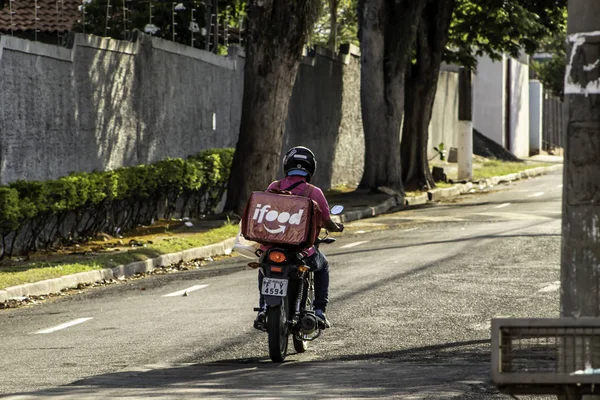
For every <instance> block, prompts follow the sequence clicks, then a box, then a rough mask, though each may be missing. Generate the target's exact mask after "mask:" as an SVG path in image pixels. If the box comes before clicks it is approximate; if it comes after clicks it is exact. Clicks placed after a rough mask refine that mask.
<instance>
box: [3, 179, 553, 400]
mask: <svg viewBox="0 0 600 400" xmlns="http://www.w3.org/2000/svg"><path fill="white" fill-rule="evenodd" d="M561 198H562V175H561V174H560V173H554V174H551V175H546V176H543V177H539V178H536V179H533V180H528V181H522V182H517V183H511V184H509V185H501V186H499V187H497V188H495V189H493V190H491V191H489V192H488V193H476V194H472V195H465V196H462V197H461V198H460V200H457V201H453V202H451V203H441V204H437V205H434V206H428V207H425V208H420V209H414V210H406V211H402V212H399V213H396V214H388V215H385V216H382V217H379V218H373V219H369V220H362V221H357V222H354V223H352V224H350V229H348V231H349V232H348V233H345V234H344V235H342V236H340V237H339V240H338V242H336V243H335V244H333V245H330V246H327V247H325V246H323V250H324V252H325V253H326V254H327V255H328V258H329V260H330V264H331V289H330V292H331V304H330V307H329V310H328V317H329V319H330V320H331V322H332V324H333V328H331V329H329V330H327V331H326V332H325V334H324V335H323V336H322V337H321V338H320V339H319V340H318V341H316V342H314V343H312V344H311V347H310V348H309V350H308V352H306V353H304V354H291V355H290V356H288V359H287V360H286V362H285V363H283V364H273V363H271V362H270V361H269V360H268V353H267V345H266V335H265V334H264V333H261V332H258V331H255V330H254V329H253V328H252V321H253V319H254V312H253V310H252V309H253V307H255V306H256V305H255V303H256V302H257V299H258V294H257V284H256V271H253V270H247V271H243V272H236V273H232V274H229V275H225V276H215V277H209V278H202V276H201V275H200V273H199V272H197V271H188V272H181V273H176V274H170V275H162V276H152V277H148V278H145V279H141V280H135V281H129V282H126V283H121V284H118V285H110V286H106V287H98V288H93V289H89V290H86V291H84V292H83V293H81V294H78V295H75V296H68V297H64V298H59V299H56V300H52V301H49V302H46V303H44V304H40V305H36V306H33V307H29V308H21V309H12V310H10V309H9V310H2V311H0V326H1V327H2V328H1V329H0V352H1V354H2V357H1V359H0V368H1V372H0V398H7V399H46V398H57V399H58V398H60V399H78V400H79V399H83V400H85V399H146V398H155V399H193V398H194V399H195V398H240V397H246V398H247V397H254V398H300V397H301V398H317V397H319V398H322V397H329V398H401V399H449V398H457V399H504V398H506V399H508V398H509V397H508V396H504V395H500V394H498V393H497V392H496V390H495V389H494V387H493V385H492V384H491V382H490V379H489V352H490V343H489V339H490V320H491V318H493V317H498V316H506V317H556V316H558V313H559V298H558V296H559V292H558V290H559V285H558V281H559V279H560V278H559V268H560V265H559V258H560V250H559V249H560V218H561ZM243 262H244V259H240V258H234V259H229V260H226V261H224V262H222V264H223V266H227V265H232V264H237V265H239V264H241V263H243ZM185 289H187V292H188V295H187V296H182V295H181V292H180V291H182V290H185ZM169 295H170V296H169ZM291 351H292V353H293V350H291ZM523 398H526V397H523Z"/></svg>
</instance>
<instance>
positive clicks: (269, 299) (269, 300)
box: [265, 295, 285, 307]
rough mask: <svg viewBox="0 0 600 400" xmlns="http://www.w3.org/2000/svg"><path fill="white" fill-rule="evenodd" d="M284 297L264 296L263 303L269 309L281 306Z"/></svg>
mask: <svg viewBox="0 0 600 400" xmlns="http://www.w3.org/2000/svg"><path fill="white" fill-rule="evenodd" d="M283 299H285V297H280V296H267V295H265V303H266V304H267V305H268V306H270V307H276V306H282V305H283Z"/></svg>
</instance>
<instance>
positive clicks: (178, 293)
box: [162, 285, 208, 297]
mask: <svg viewBox="0 0 600 400" xmlns="http://www.w3.org/2000/svg"><path fill="white" fill-rule="evenodd" d="M207 286H208V285H194V286H192V287H189V288H187V289H183V290H178V291H176V292H173V293H169V294H163V295H162V297H175V296H183V295H184V294H185V293H190V292H193V291H196V290H198V289H202V288H205V287H207Z"/></svg>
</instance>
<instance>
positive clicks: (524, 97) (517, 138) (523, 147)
mask: <svg viewBox="0 0 600 400" xmlns="http://www.w3.org/2000/svg"><path fill="white" fill-rule="evenodd" d="M509 65H510V68H511V73H510V77H511V82H510V148H509V149H508V150H509V151H510V152H511V153H513V154H514V155H515V156H517V157H529V65H528V60H527V57H525V58H524V59H519V60H516V59H511V62H510V63H509Z"/></svg>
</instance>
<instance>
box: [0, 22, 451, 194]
mask: <svg viewBox="0 0 600 400" xmlns="http://www.w3.org/2000/svg"><path fill="white" fill-rule="evenodd" d="M72 39H73V46H72V48H70V49H66V48H61V47H57V46H52V45H47V44H42V43H37V42H30V41H26V40H22V39H17V38H13V37H7V36H0V184H5V183H8V182H12V181H14V180H17V179H25V180H45V179H52V178H56V177H59V176H64V175H66V174H68V173H70V172H74V171H88V172H89V171H94V170H107V169H113V168H117V167H120V166H129V165H137V164H142V163H151V162H155V161H157V160H161V159H164V158H167V157H186V156H188V155H190V154H195V153H197V152H199V151H201V150H203V149H206V148H211V147H234V146H235V144H236V142H237V136H238V133H239V124H240V117H241V102H242V91H243V66H244V56H243V53H242V52H241V50H239V49H237V48H236V47H231V48H230V55H228V56H227V57H222V56H216V55H214V54H212V53H208V52H205V51H202V50H198V49H193V48H190V47H187V46H183V45H180V44H177V43H173V42H170V41H165V40H161V39H158V38H153V37H150V36H146V35H143V34H140V35H139V37H138V40H137V41H135V42H124V41H117V40H112V39H103V38H98V37H94V36H89V35H81V34H76V35H74V36H73V38H72ZM457 81H458V78H457V74H456V73H455V72H452V71H443V72H442V73H441V75H440V79H439V82H438V92H437V95H436V100H435V104H434V109H433V115H432V122H431V126H430V145H429V149H428V150H429V151H430V152H431V151H432V149H433V147H434V146H437V145H438V144H439V143H440V142H444V144H445V146H446V148H449V147H451V146H457V142H458V140H457V138H458V125H457V124H458V121H457V107H458V94H457ZM360 110H361V109H360V59H359V52H358V49H357V48H356V47H354V46H349V48H348V49H347V50H346V54H333V53H330V52H328V51H326V50H317V52H316V53H315V54H311V55H309V56H306V57H305V58H304V60H303V62H302V64H301V65H300V69H299V73H298V77H297V81H296V85H295V87H294V91H293V94H292V98H291V100H290V109H289V114H288V119H287V122H286V127H285V134H284V143H283V150H286V149H287V148H288V147H291V146H293V145H305V146H308V147H310V148H312V149H313V150H314V151H315V153H316V154H317V158H318V161H319V166H318V173H317V176H316V177H315V183H317V184H318V185H320V186H323V187H325V188H328V187H331V186H336V185H339V184H348V185H356V184H358V182H359V181H360V179H361V176H362V170H363V161H364V135H363V128H362V119H361V111H360ZM431 154H432V155H433V153H431Z"/></svg>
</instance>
